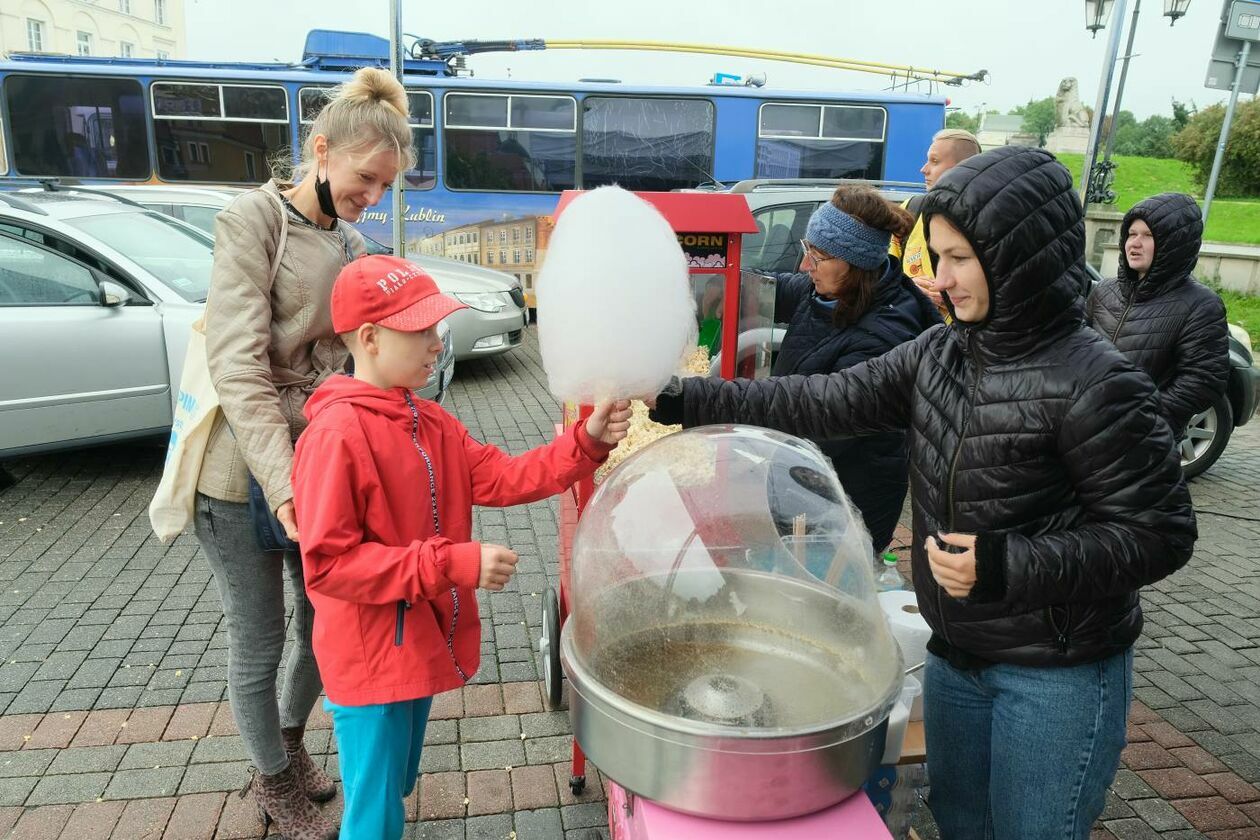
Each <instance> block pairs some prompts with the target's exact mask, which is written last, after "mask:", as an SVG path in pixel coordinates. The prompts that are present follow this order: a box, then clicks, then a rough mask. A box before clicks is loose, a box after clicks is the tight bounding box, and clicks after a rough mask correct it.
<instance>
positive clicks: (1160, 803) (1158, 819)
mask: <svg viewBox="0 0 1260 840" xmlns="http://www.w3.org/2000/svg"><path fill="white" fill-rule="evenodd" d="M1129 805H1130V807H1132V808H1133V811H1134V813H1136V814H1137V815H1138V816H1139V817H1141V818H1142V819H1143V820H1145V821H1146V824H1147V825H1149V826H1150V827H1151V828H1153V829H1155V830H1156V831H1159V832H1161V833H1162V832H1165V831H1173V830H1175V829H1183V828H1190V823H1189V822H1187V821H1186V818H1185V817H1183V816H1182V815H1181V814H1180V813H1179V812H1178V811H1177V809H1175V808H1173V806H1171V805H1169V804H1168V803H1167V802H1165V801H1164V800H1162V799H1137V800H1134V801H1132V802H1130V803H1129Z"/></svg>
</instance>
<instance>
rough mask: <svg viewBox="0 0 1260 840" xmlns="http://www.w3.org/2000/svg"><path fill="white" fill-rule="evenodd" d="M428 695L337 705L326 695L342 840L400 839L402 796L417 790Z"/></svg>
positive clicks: (401, 831)
mask: <svg viewBox="0 0 1260 840" xmlns="http://www.w3.org/2000/svg"><path fill="white" fill-rule="evenodd" d="M432 705H433V698H432V697H423V698H421V699H419V700H404V701H403V702H400V703H381V704H377V705H375V706H338V705H336V704H334V703H331V702H329V701H327V700H325V701H324V708H325V709H327V710H328V711H329V712H331V713H332V717H333V732H334V733H335V734H336V736H337V752H338V754H339V758H338V760H339V763H340V766H341V785H342V794H343V796H344V797H345V803H346V807H345V811H344V813H343V814H342V817H341V835H340V840H399V839H400V838H401V837H402V836H403V819H404V816H405V814H404V810H403V807H404V806H403V800H404V799H405V798H406V797H407V796H408V795H409V794H410V793H411V791H412V790H414V789H415V786H416V776H418V775H419V773H420V750H421V748H422V747H423V746H424V730H425V727H426V726H427V725H428V723H429V709H430V707H432Z"/></svg>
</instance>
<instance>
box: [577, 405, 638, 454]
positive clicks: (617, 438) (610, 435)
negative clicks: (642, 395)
mask: <svg viewBox="0 0 1260 840" xmlns="http://www.w3.org/2000/svg"><path fill="white" fill-rule="evenodd" d="M629 429H630V401H629V400H617V401H616V402H606V403H600V404H599V405H597V406H595V412H594V413H593V414H592V415H591V416H590V417H588V418H587V420H586V433H587V434H588V435H590V436H591V437H592V438H594V439H595V440H597V441H599V442H600V443H603V444H606V445H608V446H616V445H617V444H618V443H620V442H621V441H623V440H625V438H626V434H627V432H628V431H629Z"/></svg>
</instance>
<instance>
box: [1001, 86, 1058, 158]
mask: <svg viewBox="0 0 1260 840" xmlns="http://www.w3.org/2000/svg"><path fill="white" fill-rule="evenodd" d="M1011 113H1012V114H1019V115H1020V116H1022V117H1023V118H1024V124H1023V125H1022V126H1021V128H1022V129H1023V130H1024V131H1026V132H1027V133H1029V134H1033V135H1036V137H1037V145H1039V146H1044V145H1046V137H1048V136H1049V135H1050V132H1052V131H1054V127H1055V124H1056V122H1057V121H1058V117H1057V114H1056V113H1055V109H1054V97H1053V96H1047V97H1046V98H1045V99H1030V100H1028V104H1027V105H1020V106H1019V107H1017V108H1015V109H1014V110H1012V111H1011Z"/></svg>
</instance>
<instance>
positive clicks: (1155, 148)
mask: <svg viewBox="0 0 1260 840" xmlns="http://www.w3.org/2000/svg"><path fill="white" fill-rule="evenodd" d="M1176 131H1177V124H1176V122H1174V120H1173V119H1171V118H1169V117H1165V116H1161V115H1159V114H1156V115H1154V116H1150V117H1147V118H1146V119H1144V120H1142V122H1140V123H1139V122H1136V121H1135V122H1133V123H1131V124H1128V125H1121V126H1120V128H1119V129H1117V131H1116V145H1115V153H1116V154H1118V155H1137V156H1138V157H1154V158H1170V157H1173V148H1172V137H1173V134H1175V133H1176Z"/></svg>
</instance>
